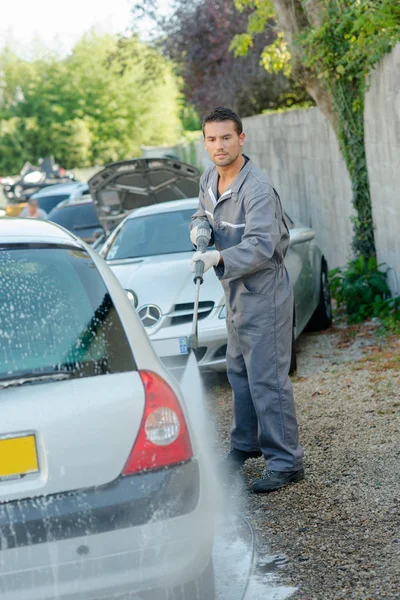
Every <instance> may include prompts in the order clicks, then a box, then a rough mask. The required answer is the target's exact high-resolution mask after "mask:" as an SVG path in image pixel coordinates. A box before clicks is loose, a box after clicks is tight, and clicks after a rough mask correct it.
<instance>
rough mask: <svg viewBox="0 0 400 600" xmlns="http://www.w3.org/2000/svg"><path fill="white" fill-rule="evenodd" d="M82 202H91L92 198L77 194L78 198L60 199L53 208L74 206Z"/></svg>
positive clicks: (80, 204)
mask: <svg viewBox="0 0 400 600" xmlns="http://www.w3.org/2000/svg"><path fill="white" fill-rule="evenodd" d="M84 204H93V200H92V198H91V197H90V196H79V198H70V199H68V200H62V201H61V202H60V204H57V206H55V207H54V209H53V210H56V209H57V210H60V208H76V207H77V206H82V205H84Z"/></svg>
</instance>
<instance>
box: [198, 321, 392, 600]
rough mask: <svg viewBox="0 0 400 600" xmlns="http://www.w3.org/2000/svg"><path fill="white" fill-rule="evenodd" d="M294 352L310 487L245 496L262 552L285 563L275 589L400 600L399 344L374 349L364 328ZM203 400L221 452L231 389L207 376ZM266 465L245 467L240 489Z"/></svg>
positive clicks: (304, 343)
mask: <svg viewBox="0 0 400 600" xmlns="http://www.w3.org/2000/svg"><path fill="white" fill-rule="evenodd" d="M297 349H298V362H299V368H298V371H297V374H296V376H295V377H294V378H293V386H294V390H295V399H296V405H297V414H298V419H299V425H300V435H301V441H302V445H303V447H304V450H305V468H306V480H305V481H304V482H302V483H300V484H297V485H294V486H291V487H289V488H286V489H284V490H281V491H279V492H275V493H272V494H269V495H263V496H252V495H250V494H248V493H247V492H245V493H244V494H243V498H242V500H241V503H242V510H243V513H244V514H245V515H246V516H247V517H248V518H249V520H250V521H251V523H252V525H253V527H254V529H255V532H256V535H257V547H258V553H259V555H261V556H262V555H263V554H266V553H268V554H271V553H275V554H283V555H284V556H285V557H287V559H288V560H287V561H286V562H285V561H281V564H283V566H281V567H279V575H280V582H281V583H282V584H285V585H288V586H295V587H297V592H295V593H294V595H293V596H292V597H293V598H294V599H298V600H300V599H302V600H314V599H316V600H317V599H318V600H319V599H321V600H330V599H332V600H333V599H335V600H339V599H343V600H350V599H353V598H355V599H362V600H370V599H378V598H379V599H382V600H391V599H394V598H400V342H399V341H398V340H393V339H391V340H387V341H385V343H384V344H380V343H377V338H376V337H375V336H374V326H373V325H370V326H363V327H353V328H337V329H331V330H330V331H329V332H328V333H322V334H303V335H302V336H301V338H300V340H299V341H298V343H297ZM206 391H207V395H208V401H209V406H210V409H211V411H212V412H213V413H215V420H216V423H217V429H218V437H219V441H220V442H221V448H220V449H221V451H225V450H226V449H227V448H228V445H229V441H228V440H229V429H230V420H231V407H230V403H231V397H230V388H229V384H228V383H227V381H226V380H225V379H224V378H222V379H221V378H220V379H217V377H216V376H210V377H209V378H207V379H206ZM263 466H264V465H263V460H262V459H257V460H252V461H248V462H247V463H246V467H245V479H246V482H247V483H248V482H250V481H251V480H252V479H254V478H256V477H258V476H260V475H261V473H262V470H263ZM231 493H232V492H231ZM278 562H279V561H278Z"/></svg>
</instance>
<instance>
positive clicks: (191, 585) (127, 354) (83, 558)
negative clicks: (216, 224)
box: [0, 219, 214, 600]
mask: <svg viewBox="0 0 400 600" xmlns="http://www.w3.org/2000/svg"><path fill="white" fill-rule="evenodd" d="M0 279H1V286H0V598H1V600H52V599H54V598H58V599H60V600H95V599H96V600H102V599H106V598H107V599H108V600H109V599H110V598H117V597H118V598H122V597H124V598H125V597H126V598H127V597H129V598H135V599H138V600H139V599H140V600H142V599H144V598H151V599H152V600H155V599H156V598H157V599H158V598H165V597H167V596H168V598H171V599H174V600H175V599H176V600H193V599H194V598H196V599H198V600H212V599H213V598H214V578H213V566H212V546H213V536H214V519H213V501H214V499H213V497H212V493H211V491H210V486H209V485H208V475H207V472H206V469H205V466H204V465H205V459H204V455H203V452H202V449H201V447H200V445H199V440H198V439H197V438H196V435H195V433H194V431H193V428H192V426H191V419H190V410H191V409H190V406H187V405H186V404H185V400H184V398H183V397H182V394H181V391H180V389H179V387H178V386H177V383H176V381H175V379H174V378H172V377H171V376H170V375H169V373H168V371H167V370H166V369H165V368H164V367H163V365H162V364H161V363H160V361H159V359H158V358H157V356H156V354H155V352H154V350H153V348H152V347H151V344H150V342H149V340H148V336H147V335H146V332H145V330H144V329H143V327H142V325H141V323H140V321H139V319H138V318H137V315H136V313H135V311H134V310H133V308H132V304H131V303H130V301H129V299H128V298H127V295H126V293H125V292H124V290H123V288H122V287H121V286H120V284H119V283H118V281H117V279H116V277H115V276H114V274H113V273H112V271H111V269H110V268H109V267H108V266H107V265H106V263H105V262H104V261H103V260H102V259H101V258H100V257H99V256H98V254H96V253H95V252H94V251H92V250H91V249H90V248H89V247H88V246H87V245H85V244H84V243H83V242H81V241H80V240H78V239H77V238H76V237H75V236H73V235H71V234H69V233H68V232H67V231H66V230H64V229H62V228H60V227H58V226H56V225H53V224H51V223H48V222H41V221H37V220H33V219H32V220H31V219H1V220H0Z"/></svg>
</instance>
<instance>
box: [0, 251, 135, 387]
mask: <svg viewBox="0 0 400 600" xmlns="http://www.w3.org/2000/svg"><path fill="white" fill-rule="evenodd" d="M0 281H1V286H0V379H10V378H15V377H18V376H20V377H29V376H30V375H40V374H41V373H43V372H45V373H46V374H48V373H53V372H54V373H58V372H67V373H68V374H70V375H71V376H73V377H90V376H94V375H103V374H107V373H121V372H125V371H132V370H135V368H136V367H135V363H134V358H133V356H132V352H131V349H130V346H129V344H128V341H127V338H126V335H125V332H124V329H123V327H122V324H121V321H120V319H119V316H118V314H117V312H116V309H115V307H114V304H113V302H112V299H111V297H110V294H109V292H108V290H107V288H106V287H105V284H104V282H103V279H102V278H101V276H100V274H99V272H98V270H97V268H96V266H95V264H94V263H93V261H92V259H91V258H90V256H89V255H88V254H87V253H86V252H84V251H81V250H79V249H72V248H71V249H69V248H60V247H29V248H27V247H24V246H21V247H12V246H9V247H2V248H0Z"/></svg>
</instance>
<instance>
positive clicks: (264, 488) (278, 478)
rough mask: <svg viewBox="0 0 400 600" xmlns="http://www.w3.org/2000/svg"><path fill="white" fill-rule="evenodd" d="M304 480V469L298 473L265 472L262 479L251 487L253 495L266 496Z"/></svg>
mask: <svg viewBox="0 0 400 600" xmlns="http://www.w3.org/2000/svg"><path fill="white" fill-rule="evenodd" d="M302 479H304V469H299V470H298V471H285V472H283V471H265V473H264V476H263V477H262V478H261V479H257V481H255V482H254V483H253V485H252V487H251V491H252V492H253V494H266V493H267V492H273V491H274V490H279V489H280V488H283V487H285V486H286V485H289V484H290V483H298V482H299V481H301V480H302Z"/></svg>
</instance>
